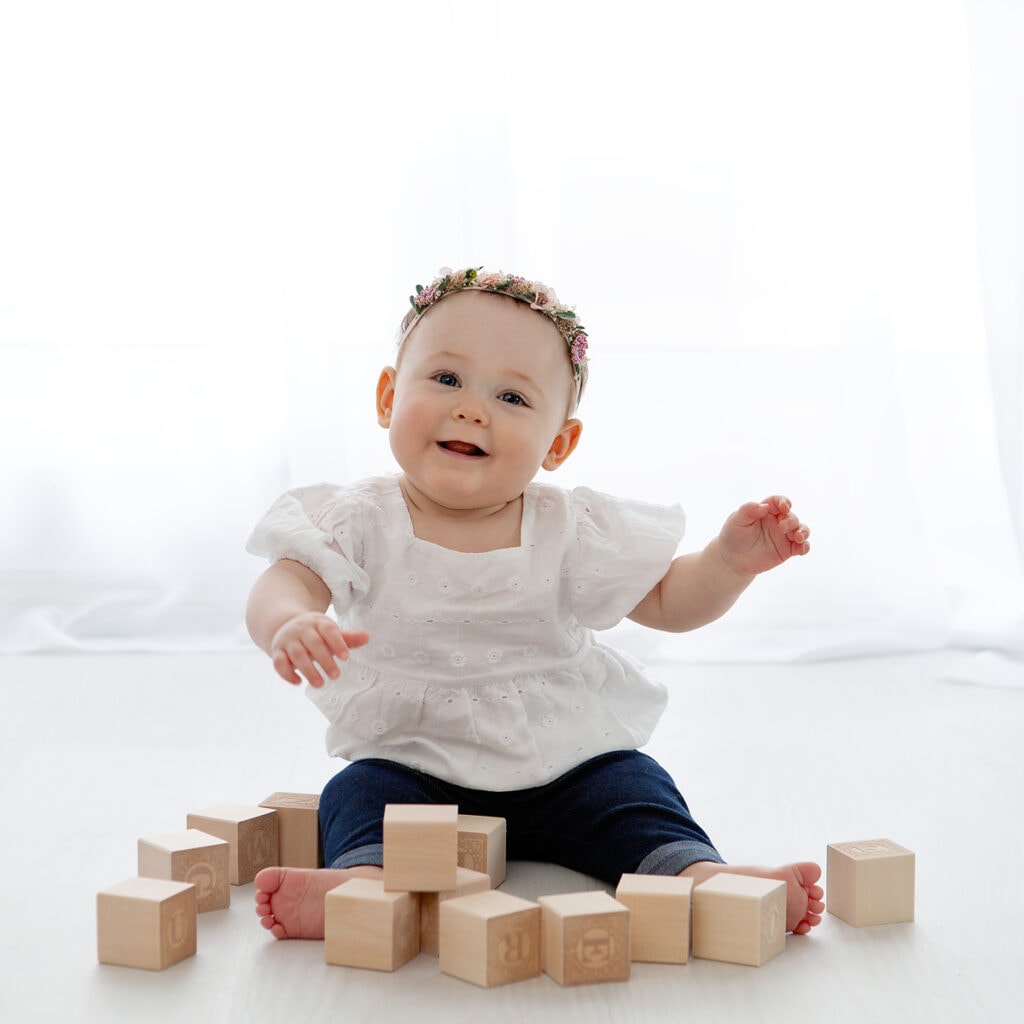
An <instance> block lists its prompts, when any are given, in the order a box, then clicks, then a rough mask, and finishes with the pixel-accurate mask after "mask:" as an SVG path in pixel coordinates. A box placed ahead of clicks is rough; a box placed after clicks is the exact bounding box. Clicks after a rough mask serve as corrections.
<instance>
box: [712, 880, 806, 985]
mask: <svg viewBox="0 0 1024 1024" xmlns="http://www.w3.org/2000/svg"><path fill="white" fill-rule="evenodd" d="M785 948H786V883H785V882H779V881H776V880H774V879H771V878H753V877H748V876H746V875H730V874H727V873H726V872H720V873H719V874H717V875H712V876H711V877H710V878H709V879H708V880H707V881H706V882H702V883H701V884H700V885H698V886H697V887H696V888H695V889H694V890H693V955H694V956H696V957H700V958H701V959H702V960H724V961H725V962H726V963H730V964H747V965H748V966H750V967H760V966H761V964H763V963H767V962H768V961H769V960H771V959H772V957H775V956H778V955H779V953H781V952H782V951H783V950H784V949H785Z"/></svg>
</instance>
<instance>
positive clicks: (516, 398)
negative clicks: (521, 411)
mask: <svg viewBox="0 0 1024 1024" xmlns="http://www.w3.org/2000/svg"><path fill="white" fill-rule="evenodd" d="M498 400H499V401H502V402H508V404H509V405H526V399H525V398H523V396H522V395H521V394H519V392H518V391H503V392H502V393H501V394H500V395H498Z"/></svg>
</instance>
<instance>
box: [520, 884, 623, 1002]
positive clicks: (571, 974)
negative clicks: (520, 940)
mask: <svg viewBox="0 0 1024 1024" xmlns="http://www.w3.org/2000/svg"><path fill="white" fill-rule="evenodd" d="M537 902H538V903H539V904H540V906H541V914H542V929H543V940H542V941H543V949H544V971H545V973H546V974H549V975H551V977H552V978H554V979H555V981H557V982H558V983H559V985H590V984H594V983H595V982H604V981H626V980H627V979H628V978H629V964H630V920H629V908H628V907H626V906H625V905H623V904H622V903H619V901H618V900H616V899H614V898H613V897H611V896H609V895H608V893H606V892H604V891H603V890H598V891H595V892H573V893H566V894H564V895H558V896H541V897H540V898H539V899H538V900H537Z"/></svg>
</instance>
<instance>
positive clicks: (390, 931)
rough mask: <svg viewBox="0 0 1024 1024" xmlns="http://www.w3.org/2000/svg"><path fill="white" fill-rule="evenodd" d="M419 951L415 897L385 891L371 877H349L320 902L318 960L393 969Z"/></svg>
mask: <svg viewBox="0 0 1024 1024" xmlns="http://www.w3.org/2000/svg"><path fill="white" fill-rule="evenodd" d="M419 949H420V915H419V897H418V896H417V895H416V894H415V893H408V892H385V891H384V885H383V883H382V882H381V880H380V879H377V878H353V879H350V880H349V881H347V882H344V883H343V884H341V885H339V886H338V887H337V888H335V889H332V890H331V891H330V892H329V893H328V894H327V896H326V898H325V900H324V960H325V961H326V962H327V963H329V964H336V965H338V966H341V967H363V968H366V969H369V970H374V971H395V970H397V969H398V968H399V967H401V966H402V965H403V964H406V963H408V962H409V961H410V960H411V959H412V958H413V957H414V956H416V954H417V953H418V952H419Z"/></svg>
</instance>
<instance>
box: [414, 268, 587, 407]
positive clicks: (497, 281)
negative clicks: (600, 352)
mask: <svg viewBox="0 0 1024 1024" xmlns="http://www.w3.org/2000/svg"><path fill="white" fill-rule="evenodd" d="M482 270H483V267H470V268H468V269H467V270H452V269H451V268H450V267H442V268H441V271H440V274H439V276H438V277H435V278H434V280H433V281H431V282H430V284H429V285H427V287H426V288H424V287H423V286H422V285H416V294H415V295H410V296H409V302H410V304H411V305H412V312H411V313H407V314H406V316H405V319H404V320H403V321H402V329H401V333H400V335H399V340H398V343H399V345H401V343H402V342H403V341H405V339H406V338H407V337H408V335H409V332H410V331H411V330H412V329H413V327H414V326H415V325H416V323H417V322H418V321H419V318H420V317H421V316H422V315H423V314H424V313H425V312H426V311H427V310H428V309H430V307H431V306H433V305H434V304H435V303H438V302H440V301H441V299H443V298H444V297H445V296H446V295H454V294H455V293H456V292H462V291H480V292H493V293H495V294H497V295H508V296H510V297H511V298H513V299H518V300H519V301H520V302H528V303H529V304H530V309H535V310H537V312H538V313H543V314H544V315H545V316H546V317H547V318H548V319H549V320H550V321H551V322H552V323H553V324H554V325H555V327H556V328H557V329H558V333H559V334H561V336H562V338H563V339H564V340H565V344H566V345H567V347H568V349H569V359H570V361H571V362H572V372H573V377H574V378H575V379H576V395H577V399H578V398H579V395H580V393H581V392H582V390H583V384H584V382H585V381H586V377H587V362H588V360H587V344H588V342H587V332H586V331H585V330H584V328H583V325H582V324H581V323H580V322H579V321H578V320H577V319H576V313H575V312H574V311H573V310H572V309H571V308H570V307H568V306H563V305H562V304H561V303H560V302H559V301H558V297H557V296H556V295H555V291H554V289H553V288H549V287H548V286H547V285H546V284H542V283H541V282H540V281H527V280H526V278H524V277H516V276H515V275H513V274H503V273H500V272H499V273H486V274H482V273H481V271H482Z"/></svg>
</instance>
